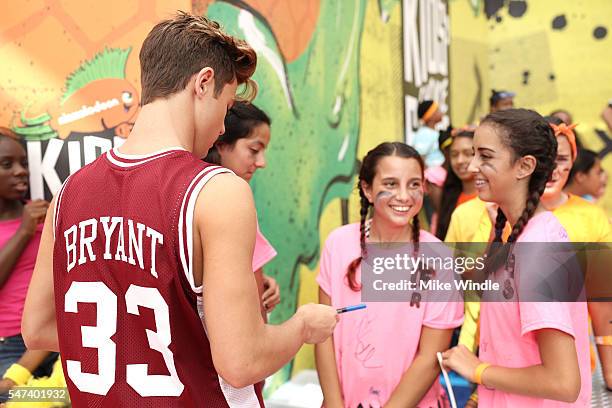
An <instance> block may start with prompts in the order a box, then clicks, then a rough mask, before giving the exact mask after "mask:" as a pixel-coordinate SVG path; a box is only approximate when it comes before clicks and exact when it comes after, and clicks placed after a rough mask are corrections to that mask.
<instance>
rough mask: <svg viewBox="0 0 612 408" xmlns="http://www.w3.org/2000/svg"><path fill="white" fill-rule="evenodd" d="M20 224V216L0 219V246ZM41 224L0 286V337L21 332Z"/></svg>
mask: <svg viewBox="0 0 612 408" xmlns="http://www.w3.org/2000/svg"><path fill="white" fill-rule="evenodd" d="M20 225H21V218H17V219H14V220H9V221H0V248H1V247H3V246H4V245H6V243H7V242H8V240H9V239H11V238H12V237H13V235H15V232H17V229H19V226H20ZM41 232H42V224H40V225H39V226H38V228H37V229H36V233H35V234H34V236H33V237H32V239H30V242H29V243H28V245H27V246H26V248H25V249H24V251H23V252H22V254H21V256H20V257H19V259H17V263H15V266H14V267H13V270H12V271H11V272H10V275H9V277H8V279H7V280H6V281H5V282H4V285H2V286H1V287H0V337H9V336H14V335H16V334H19V333H21V315H22V314H23V305H24V303H25V298H26V293H27V291H28V286H29V285H30V279H31V278H32V271H33V270H34V264H35V263H36V255H37V254H38V246H39V244H40V236H41Z"/></svg>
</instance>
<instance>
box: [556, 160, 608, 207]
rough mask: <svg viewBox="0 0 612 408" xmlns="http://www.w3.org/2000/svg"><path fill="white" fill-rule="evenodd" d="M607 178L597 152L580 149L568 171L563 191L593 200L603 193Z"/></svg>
mask: <svg viewBox="0 0 612 408" xmlns="http://www.w3.org/2000/svg"><path fill="white" fill-rule="evenodd" d="M607 179H608V178H607V176H606V174H605V170H604V169H603V168H602V167H601V160H600V159H599V157H598V156H597V153H595V152H594V151H592V150H587V149H580V150H579V151H578V157H577V158H576V161H575V162H574V165H573V166H572V170H571V171H570V174H569V179H568V181H567V185H566V186H565V191H566V192H567V193H571V194H575V195H577V196H579V197H585V198H587V199H589V200H591V201H594V200H597V199H599V198H601V197H602V196H603V195H604V193H605V191H606V183H607Z"/></svg>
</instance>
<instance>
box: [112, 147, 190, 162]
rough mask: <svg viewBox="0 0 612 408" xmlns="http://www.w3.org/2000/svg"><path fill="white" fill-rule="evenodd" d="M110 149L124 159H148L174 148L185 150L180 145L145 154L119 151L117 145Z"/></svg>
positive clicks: (171, 150)
mask: <svg viewBox="0 0 612 408" xmlns="http://www.w3.org/2000/svg"><path fill="white" fill-rule="evenodd" d="M112 150H113V153H114V154H115V156H117V157H118V158H120V159H126V160H142V159H149V158H151V157H153V156H157V155H159V154H162V153H168V152H173V151H176V150H182V151H187V150H186V149H185V148H183V147H180V146H174V147H168V148H166V149H161V150H158V151H156V152H153V153H147V154H126V153H121V152H120V151H119V149H118V148H117V147H114V148H113V149H112Z"/></svg>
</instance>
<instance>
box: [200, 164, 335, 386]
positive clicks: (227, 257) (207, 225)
mask: <svg viewBox="0 0 612 408" xmlns="http://www.w3.org/2000/svg"><path fill="white" fill-rule="evenodd" d="M194 224H195V229H196V233H197V234H198V235H199V236H200V237H202V252H203V270H204V271H205V272H202V271H198V272H196V273H203V277H202V283H203V301H204V318H205V324H206V328H207V333H208V337H209V339H210V346H211V351H212V357H213V362H214V364H215V368H216V369H217V372H218V373H219V374H220V375H221V377H223V378H224V379H225V380H226V381H227V382H228V383H230V384H231V385H232V386H234V387H244V386H246V385H249V384H254V383H256V382H259V381H261V380H263V379H264V378H266V377H267V376H269V375H271V374H273V373H274V372H276V371H277V370H278V369H280V368H281V367H282V366H284V365H285V364H286V363H287V362H289V361H290V360H291V359H292V358H293V356H294V355H295V354H296V353H297V351H298V350H299V348H300V347H301V346H302V344H304V343H305V342H306V343H318V342H321V341H323V340H325V339H326V338H327V337H329V336H330V335H331V333H332V331H333V328H334V326H335V324H336V321H337V314H336V312H335V310H334V309H333V308H331V307H329V306H324V305H313V304H310V305H305V306H302V307H300V308H299V309H298V311H297V313H296V314H295V315H294V316H293V317H292V318H290V319H289V320H288V321H286V322H285V323H283V324H282V325H279V326H270V325H266V324H264V322H263V319H262V317H261V314H260V299H259V296H258V291H257V286H256V284H255V278H254V276H253V271H252V258H253V248H254V242H255V229H256V215H255V206H254V203H253V196H252V193H251V189H250V187H249V185H248V184H247V183H246V182H245V181H244V180H242V179H240V178H239V177H236V176H234V175H229V174H228V175H225V174H221V175H218V176H215V177H214V178H213V179H211V180H210V181H209V182H208V184H207V185H206V187H205V188H204V189H203V190H202V191H201V192H200V195H199V197H198V200H197V202H196V208H195V216H194ZM196 280H199V277H196Z"/></svg>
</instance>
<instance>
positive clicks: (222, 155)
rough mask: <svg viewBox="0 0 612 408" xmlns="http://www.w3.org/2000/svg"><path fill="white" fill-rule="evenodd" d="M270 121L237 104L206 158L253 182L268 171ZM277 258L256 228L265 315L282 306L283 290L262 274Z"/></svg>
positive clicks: (258, 274) (257, 267)
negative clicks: (280, 304)
mask: <svg viewBox="0 0 612 408" xmlns="http://www.w3.org/2000/svg"><path fill="white" fill-rule="evenodd" d="M270 123H271V121H270V118H269V117H268V115H266V114H265V112H264V111H262V110H261V109H259V108H258V107H257V106H255V105H253V104H252V103H248V102H236V103H235V104H234V106H233V107H232V108H231V109H230V110H229V112H228V114H227V116H226V117H225V133H223V135H221V136H220V137H219V139H217V141H216V142H215V144H214V145H213V147H212V148H211V149H210V150H209V151H208V154H207V155H206V157H205V158H204V161H205V162H208V163H214V164H218V165H220V166H223V167H225V168H227V169H230V170H231V171H233V172H234V173H235V174H236V175H237V176H239V177H241V178H242V179H244V180H246V181H247V182H248V181H251V178H252V177H253V174H255V172H256V171H257V169H261V168H264V167H266V158H265V152H266V148H267V147H268V144H269V143H270ZM275 256H276V250H275V249H274V247H272V245H270V243H269V242H268V240H267V239H266V238H265V237H264V236H263V234H262V233H261V231H260V230H259V225H258V226H257V236H256V239H255V249H254V251H253V271H254V272H255V279H256V280H257V287H258V289H259V294H260V297H261V301H262V308H263V311H262V312H263V314H264V318H265V314H266V312H271V311H272V310H273V309H274V307H276V305H277V304H279V303H280V289H279V287H278V284H277V283H276V280H274V278H272V277H270V276H268V275H265V274H264V273H263V266H264V265H265V264H267V263H268V262H269V261H270V260H271V259H272V258H274V257H275Z"/></svg>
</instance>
